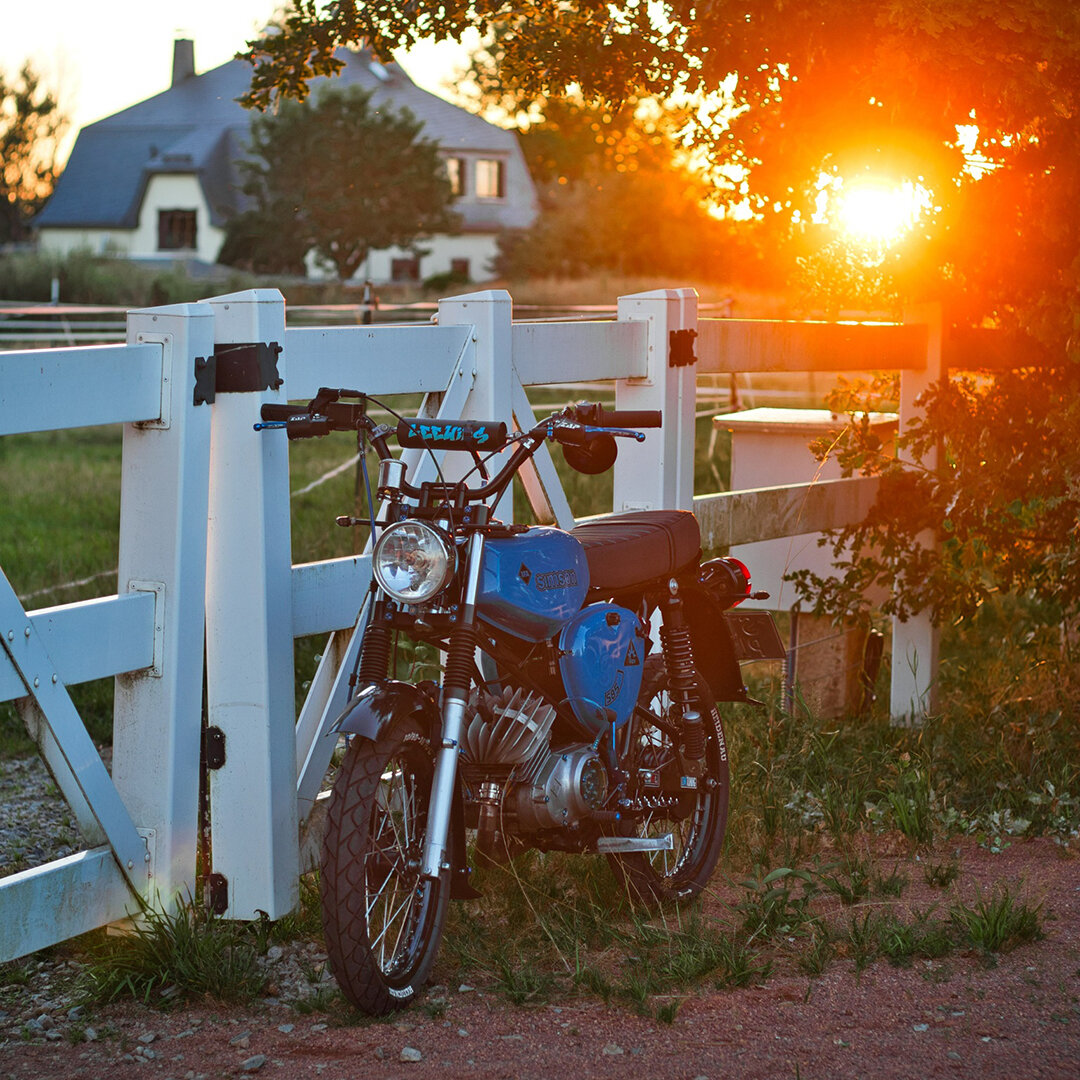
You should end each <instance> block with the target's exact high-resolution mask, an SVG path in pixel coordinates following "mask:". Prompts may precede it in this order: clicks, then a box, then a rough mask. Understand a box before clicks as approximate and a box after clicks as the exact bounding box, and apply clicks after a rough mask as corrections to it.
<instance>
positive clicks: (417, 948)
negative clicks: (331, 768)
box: [320, 721, 450, 1016]
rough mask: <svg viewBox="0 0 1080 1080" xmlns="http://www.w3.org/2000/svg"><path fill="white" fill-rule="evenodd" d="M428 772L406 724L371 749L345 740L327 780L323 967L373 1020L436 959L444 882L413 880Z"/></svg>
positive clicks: (413, 730) (408, 993)
mask: <svg viewBox="0 0 1080 1080" xmlns="http://www.w3.org/2000/svg"><path fill="white" fill-rule="evenodd" d="M433 772H434V755H433V751H432V747H431V743H430V741H429V739H428V738H427V737H426V736H425V735H424V733H423V732H422V731H421V729H420V727H419V726H418V725H416V724H414V723H412V722H411V721H406V722H402V723H399V724H395V725H394V727H393V728H392V729H391V731H389V732H388V733H386V734H385V735H383V736H382V737H381V738H380V739H379V740H378V741H377V742H375V743H372V742H370V741H369V740H367V739H363V738H354V739H352V741H351V743H350V745H349V748H348V750H347V751H346V754H345V758H344V760H343V762H342V764H341V768H340V770H339V771H338V775H337V779H336V781H335V782H334V790H333V793H332V795H331V797H330V807H329V811H328V813H327V825H326V833H325V835H324V837H323V847H322V862H321V880H320V892H321V899H322V918H323V930H324V932H325V935H326V951H327V954H328V956H329V958H330V966H331V970H332V971H333V973H334V976H335V978H336V979H337V981H338V985H339V986H340V987H341V990H342V993H343V994H344V995H345V997H346V998H347V999H348V1000H349V1001H350V1002H351V1003H352V1004H353V1005H355V1006H356V1007H357V1008H358V1009H361V1010H362V1011H363V1012H366V1013H369V1014H370V1015H372V1016H383V1015H385V1014H386V1013H389V1012H391V1011H393V1010H394V1009H399V1008H401V1007H402V1006H404V1005H407V1004H408V1003H409V1002H410V1001H411V1000H412V998H413V997H414V995H415V994H416V993H417V991H418V990H419V989H420V988H421V987H422V986H423V984H424V982H425V981H426V980H427V976H428V973H429V972H430V970H431V966H432V964H433V963H434V961H435V954H436V953H437V952H438V948H439V941H440V939H441V937H442V930H443V924H444V922H445V920H446V907H447V902H448V900H449V893H450V889H449V883H448V881H447V880H446V879H445V878H441V879H440V880H439V881H432V880H430V879H428V878H422V877H421V876H420V873H419V870H420V855H421V849H422V847H423V842H424V836H425V833H426V827H427V812H428V799H429V796H430V793H431V779H432V774H433Z"/></svg>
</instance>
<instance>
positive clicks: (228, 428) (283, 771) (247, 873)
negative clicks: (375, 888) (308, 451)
mask: <svg viewBox="0 0 1080 1080" xmlns="http://www.w3.org/2000/svg"><path fill="white" fill-rule="evenodd" d="M209 303H210V305H211V306H212V308H213V309H214V318H215V354H216V356H217V366H218V371H217V375H218V383H217V385H218V390H217V397H216V401H215V403H214V417H213V425H212V435H211V451H210V470H211V471H210V516H209V528H208V551H207V567H206V658H207V659H206V668H207V701H208V707H209V717H208V723H209V726H210V728H212V729H213V728H216V729H217V730H218V731H220V732H221V735H222V737H223V746H224V762H223V764H222V765H221V766H220V768H216V769H213V770H212V771H211V772H210V776H209V787H210V812H211V836H212V845H213V860H212V865H211V866H210V867H209V869H210V870H211V871H212V872H213V874H214V875H218V876H217V878H215V879H212V880H211V885H212V887H213V886H214V884H215V882H216V886H217V896H216V897H212V898H211V902H212V903H214V901H215V900H216V901H217V903H218V905H219V911H220V913H221V914H224V915H226V916H227V917H228V918H231V919H253V918H255V917H256V915H257V914H258V912H259V911H265V912H266V914H267V915H268V916H269V917H270V918H271V919H279V918H281V916H282V915H285V914H286V913H287V912H289V911H291V910H292V908H293V907H295V906H296V900H297V896H298V888H299V886H298V884H297V880H298V876H299V866H300V849H299V839H298V832H297V809H296V736H295V724H296V712H295V707H294V703H293V634H292V545H291V538H290V527H291V526H290V513H289V455H288V447H287V443H286V440H285V433H284V432H283V431H265V432H256V431H255V430H254V429H253V428H254V424H255V423H256V422H257V421H258V420H259V410H260V407H261V405H262V404H263V402H264V401H266V402H269V401H282V402H283V401H284V400H285V394H284V391H283V390H281V389H279V388H278V387H276V386H273V385H271V386H270V387H263V386H261V385H257V384H262V383H263V382H264V381H265V380H264V379H263V377H262V373H261V372H260V364H259V363H258V362H256V361H257V359H258V356H259V353H257V352H256V346H259V345H263V346H267V345H274V344H277V345H280V344H281V343H282V342H284V340H285V301H284V299H283V298H282V296H281V294H280V293H279V292H278V291H277V290H276V289H253V290H250V291H248V292H242V293H234V294H232V295H230V296H218V297H215V298H214V299H212V300H210V301H209ZM244 357H246V359H245V358H244ZM263 359H264V362H265V361H266V356H265V354H263ZM270 364H276V367H277V374H278V376H279V377H282V378H283V377H284V372H285V368H284V363H283V358H282V357H281V356H280V355H279V356H276V357H274V358H273V359H272V360H271V361H270ZM230 367H231V368H232V371H231V374H228V375H226V372H227V371H228V370H229V368H230ZM223 376H225V378H223ZM233 376H238V377H235V378H234V377H233ZM223 384H224V385H226V386H228V387H229V389H227V390H225V389H223Z"/></svg>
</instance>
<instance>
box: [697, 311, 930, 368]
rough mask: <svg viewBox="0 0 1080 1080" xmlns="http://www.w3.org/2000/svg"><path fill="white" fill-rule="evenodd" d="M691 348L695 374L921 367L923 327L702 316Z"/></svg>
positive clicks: (923, 357) (924, 342) (924, 348)
mask: <svg viewBox="0 0 1080 1080" xmlns="http://www.w3.org/2000/svg"><path fill="white" fill-rule="evenodd" d="M694 352H695V353H696V354H697V358H698V362H697V370H698V374H702V373H704V372H710V371H721V372H732V371H734V372H740V371H741V372H754V371H887V370H894V369H897V368H922V367H925V366H926V327H925V326H918V325H904V324H901V323H826V322H786V321H771V320H765V319H701V320H700V321H699V322H698V336H697V340H696V342H695V344H694Z"/></svg>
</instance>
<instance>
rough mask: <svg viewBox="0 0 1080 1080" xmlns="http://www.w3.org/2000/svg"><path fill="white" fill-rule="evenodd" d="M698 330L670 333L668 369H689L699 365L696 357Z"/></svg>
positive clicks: (673, 331)
mask: <svg viewBox="0 0 1080 1080" xmlns="http://www.w3.org/2000/svg"><path fill="white" fill-rule="evenodd" d="M696 337H697V331H696V330H672V331H670V332H669V333H668V367H689V366H690V365H691V364H696V363H697V357H696V356H695V355H694V338H696Z"/></svg>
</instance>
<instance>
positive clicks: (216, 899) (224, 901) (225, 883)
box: [206, 873, 229, 915]
mask: <svg viewBox="0 0 1080 1080" xmlns="http://www.w3.org/2000/svg"><path fill="white" fill-rule="evenodd" d="M206 885H207V888H208V889H209V892H210V910H211V911H212V912H213V913H214V914H215V915H224V914H225V912H226V911H228V910H229V879H228V878H227V877H226V876H225V875H224V874H213V873H212V874H211V875H210V877H209V879H208V880H207V883H206Z"/></svg>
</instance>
